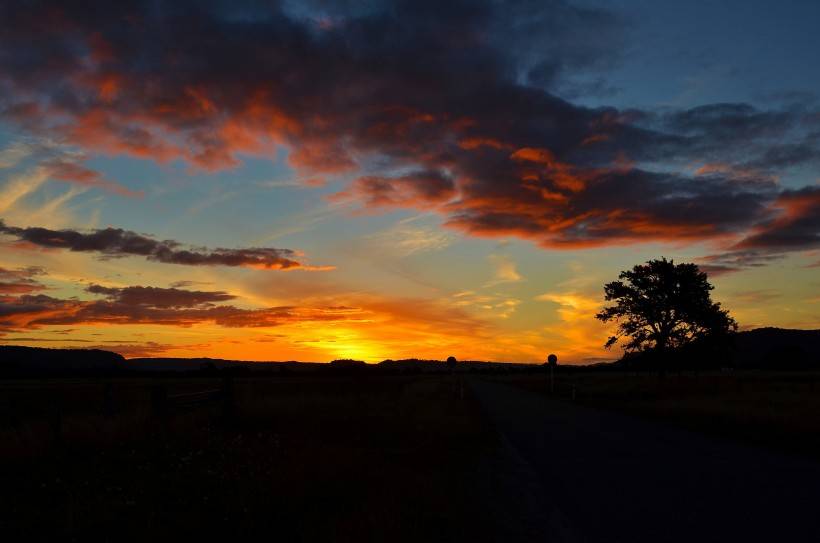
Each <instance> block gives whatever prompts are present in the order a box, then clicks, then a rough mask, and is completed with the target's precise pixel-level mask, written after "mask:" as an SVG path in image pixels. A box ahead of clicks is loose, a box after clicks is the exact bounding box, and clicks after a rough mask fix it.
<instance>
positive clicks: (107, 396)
mask: <svg viewBox="0 0 820 543" xmlns="http://www.w3.org/2000/svg"><path fill="white" fill-rule="evenodd" d="M114 410H115V408H114V386H113V385H112V384H111V383H105V385H104V386H103V415H105V417H106V418H109V419H110V418H111V417H113V416H114Z"/></svg>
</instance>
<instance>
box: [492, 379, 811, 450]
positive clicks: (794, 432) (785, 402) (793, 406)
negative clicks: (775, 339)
mask: <svg viewBox="0 0 820 543" xmlns="http://www.w3.org/2000/svg"><path fill="white" fill-rule="evenodd" d="M494 379H495V380H498V381H502V382H505V383H508V384H512V385H515V386H519V387H523V388H526V389H528V390H532V391H536V392H539V393H541V394H544V395H548V394H549V380H548V376H547V374H546V373H537V374H533V373H530V374H514V375H508V376H502V377H494ZM573 390H574V392H573ZM573 395H574V398H575V400H574V401H576V402H578V403H579V404H582V405H588V406H593V407H598V408H602V409H607V410H615V411H620V412H625V413H628V414H631V415H635V416H639V417H645V418H651V419H655V420H659V421H662V422H664V423H666V424H670V425H673V426H681V427H684V428H687V429H690V430H695V431H698V432H703V433H707V434H711V435H718V436H723V437H729V438H732V439H736V440H740V441H743V442H747V443H752V444H757V445H762V446H765V447H770V448H775V449H779V450H785V451H789V452H795V453H800V454H805V455H810V456H814V457H820V373H817V372H783V373H776V372H763V371H735V372H710V373H689V372H685V373H680V374H675V373H673V374H668V375H666V376H665V377H659V376H658V375H657V374H655V373H651V372H645V373H644V372H637V373H633V372H609V371H600V372H598V371H579V372H572V371H571V370H570V371H566V370H564V371H559V372H557V373H556V375H555V384H554V394H553V396H555V397H556V398H561V399H565V400H568V401H573V400H572V398H573Z"/></svg>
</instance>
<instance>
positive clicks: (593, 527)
mask: <svg viewBox="0 0 820 543" xmlns="http://www.w3.org/2000/svg"><path fill="white" fill-rule="evenodd" d="M470 385H471V388H472V390H473V393H474V394H475V395H476V397H477V398H478V400H479V402H480V403H481V405H482V406H483V409H484V410H485V412H486V414H487V415H488V416H489V417H490V418H491V420H492V421H493V423H494V424H495V426H496V428H497V430H498V431H499V432H500V433H501V436H502V438H503V441H504V442H505V443H506V444H507V447H508V448H509V449H510V451H509V453H510V454H509V455H508V457H509V458H513V459H514V463H515V466H512V467H506V468H503V469H506V470H509V471H511V472H515V473H516V474H517V475H514V476H516V477H518V478H519V481H521V477H522V475H521V474H522V473H523V474H526V486H527V488H526V489H525V490H524V491H525V492H526V494H527V496H529V498H528V500H527V508H528V509H521V508H520V505H519V504H515V505H512V506H510V505H508V504H505V503H499V504H498V505H497V507H499V508H501V509H503V508H505V507H514V508H515V509H516V512H517V514H518V516H519V518H521V517H522V515H523V516H524V517H526V518H521V520H520V522H521V523H523V524H529V525H530V526H529V527H524V528H522V529H521V530H520V531H519V533H517V534H516V537H514V538H511V539H508V540H513V539H518V540H527V541H535V540H541V541H580V542H607V543H615V542H621V541H623V542H629V543H639V542H653V543H661V542H678V541H681V542H684V541H685V542H688V543H691V542H708V541H721V542H733V541H741V542H744V543H745V542H751V541H767V542H772V541H788V542H796V541H812V542H816V541H820V463H816V462H813V461H810V460H808V459H804V458H801V457H792V456H789V455H786V454H780V453H775V452H771V451H768V450H763V449H758V448H754V447H751V446H746V445H742V444H738V443H735V442H733V441H728V440H723V439H719V438H712V437H707V436H702V435H700V434H696V433H691V432H688V431H686V430H682V429H679V428H674V427H671V426H665V425H662V424H659V423H655V422H652V421H645V420H641V419H636V418H632V417H628V416H625V415H620V414H617V413H612V412H605V411H600V410H596V409H591V408H586V407H582V406H579V405H577V404H573V403H570V402H562V401H556V400H550V399H548V398H545V397H544V396H540V395H537V394H534V393H532V392H528V391H524V390H521V389H518V388H514V387H511V386H508V385H504V384H499V383H492V382H487V381H481V380H477V379H476V380H473V381H471V383H470ZM499 502H503V500H499ZM533 502H536V503H535V504H534V503H533ZM527 510H528V511H530V512H526V511H527ZM533 511H535V512H533ZM514 513H515V512H514ZM512 516H515V514H513V515H512ZM534 531H535V532H537V533H533V532H534Z"/></svg>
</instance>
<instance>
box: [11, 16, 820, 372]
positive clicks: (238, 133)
mask: <svg viewBox="0 0 820 543" xmlns="http://www.w3.org/2000/svg"><path fill="white" fill-rule="evenodd" d="M818 20H820V4H818V3H817V2H812V1H795V0H792V1H783V2H777V3H772V2H764V1H748V0H746V1H741V0H731V1H730V0H724V1H714V2H671V1H649V0H616V1H611V2H603V1H597V2H596V1H591V0H590V1H580V0H578V1H563V0H541V1H534V0H511V1H502V0H470V1H459V0H454V1H452V2H440V1H428V0H413V1H388V0H369V1H361V2H358V1H354V0H347V1H338V2H328V1H323V0H307V1H306V0H301V1H298V2H297V1H282V2H262V1H236V0H232V1H220V0H212V1H184V0H181V1H173V2H171V1H162V0H150V1H149V0H146V1H138V0H123V1H122V2H96V1H91V2H88V1H85V2H73V1H59V2H56V1H48V0H44V1H14V0H12V1H11V2H3V3H2V5H0V221H2V223H0V343H4V344H15V345H34V346H46V347H78V348H79V347H81V348H103V349H108V350H113V351H116V352H119V353H122V354H123V355H124V356H126V357H139V356H168V357H192V356H196V357H199V356H210V357H219V358H233V359H245V360H302V361H329V360H333V359H337V358H355V359H361V360H366V361H379V360H383V359H387V358H393V359H399V358H410V357H418V358H432V359H444V358H446V357H448V356H451V355H452V356H456V357H457V358H459V359H473V360H495V361H515V362H539V361H543V360H545V359H546V356H547V355H548V354H549V353H556V354H558V356H559V361H560V362H562V363H564V362H565V363H585V362H591V361H598V360H602V359H612V358H617V357H619V356H620V351H619V349H618V348H617V347H615V348H613V349H612V350H606V349H604V347H603V345H604V343H605V341H606V338H607V337H608V335H609V329H608V328H607V326H605V325H603V324H602V323H600V322H598V321H597V320H595V318H594V315H595V313H596V312H597V311H598V310H599V309H600V308H601V307H602V306H603V303H604V300H603V284H604V283H605V282H608V281H611V280H615V279H616V278H617V276H618V273H619V272H620V271H621V270H624V269H628V268H630V267H632V266H633V265H635V264H639V263H642V262H645V261H647V260H649V259H652V258H659V257H666V258H672V259H675V261H686V262H695V263H697V264H698V265H699V266H701V268H702V269H703V270H704V271H706V272H707V273H709V277H710V280H711V282H712V283H713V284H714V285H715V290H714V291H713V293H712V294H713V297H714V299H716V300H717V301H719V302H721V303H722V304H723V306H724V307H725V308H727V309H729V311H730V312H731V314H732V315H733V316H734V317H735V318H736V319H737V321H738V322H739V324H740V326H741V328H744V329H748V328H754V327H759V326H779V327H788V328H820V273H818V270H820V184H819V183H818V180H820V94H818V93H820V72H819V71H818V70H817V69H816V59H817V57H818V53H820V37H818V34H817V32H816V28H815V26H816V21H818Z"/></svg>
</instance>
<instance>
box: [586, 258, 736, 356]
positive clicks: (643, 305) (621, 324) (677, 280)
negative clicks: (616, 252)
mask: <svg viewBox="0 0 820 543" xmlns="http://www.w3.org/2000/svg"><path fill="white" fill-rule="evenodd" d="M618 277H619V279H621V280H620V281H613V282H611V283H607V284H606V285H604V293H605V298H606V301H607V302H615V304H614V305H611V306H609V307H605V308H604V309H603V310H601V311H600V312H599V313H598V314H597V315H595V318H597V319H599V320H601V321H603V322H610V321H614V322H617V323H618V328H617V333H616V334H615V335H614V336H612V337H610V338H609V340H608V341H607V342H606V347H607V348H609V347H611V346H612V345H614V344H615V343H617V342H618V340H620V339H621V338H628V341H627V342H626V343H625V344H624V346H623V348H624V350H625V351H627V352H635V351H649V350H654V351H655V352H656V353H658V354H663V353H664V351H666V350H667V349H671V348H678V347H682V346H683V345H686V344H689V343H691V342H693V341H696V340H706V339H709V340H714V339H716V338H721V337H728V336H729V333H730V332H733V331H735V330H737V323H736V322H735V320H734V319H733V318H732V317H731V316H729V312H728V311H726V310H724V309H721V307H720V304H719V303H717V302H713V301H712V298H711V296H710V294H709V292H710V291H711V290H712V289H713V288H714V287H713V286H712V285H711V284H710V283H709V281H708V280H707V277H706V273H704V272H702V271H700V269H698V267H697V266H696V265H695V264H675V263H674V261H672V260H666V259H665V258H661V259H660V260H650V261H649V262H647V263H646V264H639V265H637V266H635V267H633V268H632V269H631V270H627V271H624V272H621V274H620V275H619V276H618ZM659 362H660V363H663V359H662V357H661V358H660V359H659Z"/></svg>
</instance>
